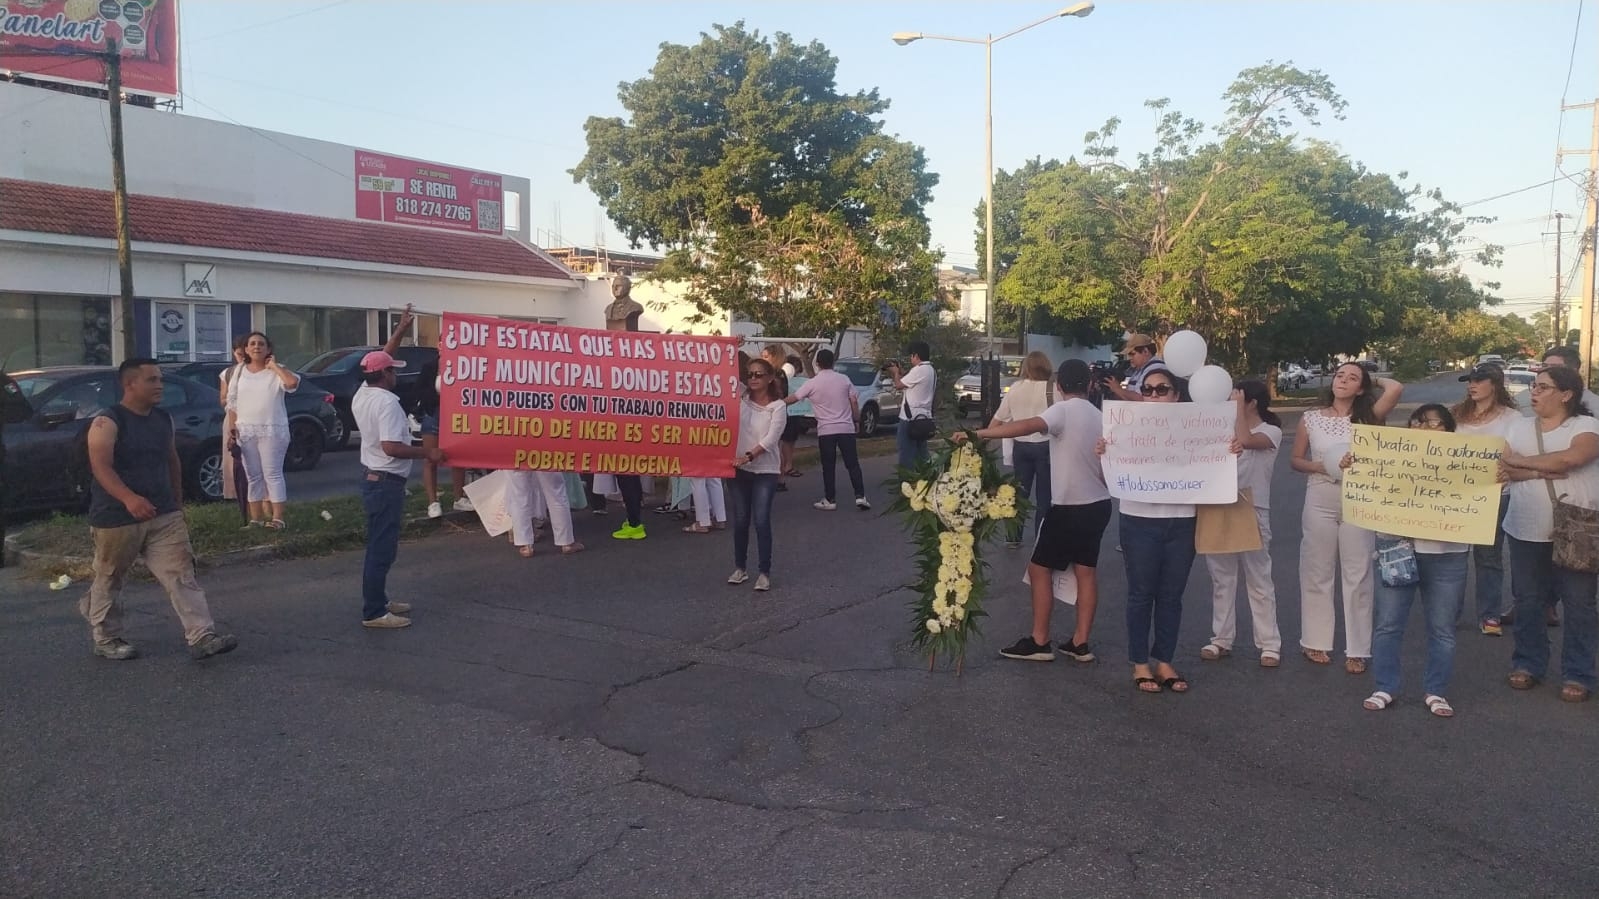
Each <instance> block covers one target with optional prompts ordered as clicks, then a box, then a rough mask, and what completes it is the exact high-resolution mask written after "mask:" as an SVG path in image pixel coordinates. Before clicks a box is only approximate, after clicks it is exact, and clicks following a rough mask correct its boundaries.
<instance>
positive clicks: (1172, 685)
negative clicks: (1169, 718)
mask: <svg viewBox="0 0 1599 899" xmlns="http://www.w3.org/2000/svg"><path fill="white" fill-rule="evenodd" d="M1160 685H1161V687H1162V688H1164V689H1167V690H1170V691H1172V692H1173V693H1187V692H1188V679H1187V678H1185V677H1183V676H1182V675H1181V674H1179V675H1177V676H1176V677H1168V678H1166V679H1165V680H1163V681H1161V682H1160Z"/></svg>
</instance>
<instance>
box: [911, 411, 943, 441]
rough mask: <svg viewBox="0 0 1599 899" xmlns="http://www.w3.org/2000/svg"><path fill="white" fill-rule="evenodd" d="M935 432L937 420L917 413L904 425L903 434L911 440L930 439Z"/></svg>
mask: <svg viewBox="0 0 1599 899" xmlns="http://www.w3.org/2000/svg"><path fill="white" fill-rule="evenodd" d="M937 433H938V422H936V421H933V419H932V417H931V416H928V415H918V416H916V417H915V418H912V419H911V420H910V422H909V423H908V424H907V425H905V434H906V436H908V437H910V439H912V440H931V439H933V435H934V434H937Z"/></svg>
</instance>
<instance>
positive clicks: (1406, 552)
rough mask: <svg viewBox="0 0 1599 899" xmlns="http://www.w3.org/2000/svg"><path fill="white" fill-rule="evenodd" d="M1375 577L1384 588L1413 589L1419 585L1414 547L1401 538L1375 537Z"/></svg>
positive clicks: (1418, 570)
mask: <svg viewBox="0 0 1599 899" xmlns="http://www.w3.org/2000/svg"><path fill="white" fill-rule="evenodd" d="M1374 555H1375V556H1376V559H1377V576H1378V577H1379V578H1382V585H1383V586H1384V587H1414V586H1416V585H1417V584H1419V583H1421V568H1420V567H1419V566H1417V565H1416V545H1415V544H1414V543H1411V542H1410V541H1409V540H1406V539H1404V538H1403V537H1385V536H1382V535H1380V534H1379V535H1378V536H1377V552H1376V553H1375V554H1374Z"/></svg>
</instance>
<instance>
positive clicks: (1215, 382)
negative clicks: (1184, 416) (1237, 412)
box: [1188, 365, 1233, 403]
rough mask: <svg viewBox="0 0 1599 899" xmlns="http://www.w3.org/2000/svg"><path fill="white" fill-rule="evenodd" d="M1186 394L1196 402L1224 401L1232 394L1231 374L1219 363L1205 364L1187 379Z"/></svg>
mask: <svg viewBox="0 0 1599 899" xmlns="http://www.w3.org/2000/svg"><path fill="white" fill-rule="evenodd" d="M1188 395H1189V396H1191V397H1193V398H1194V402H1196V403H1225V402H1226V401H1227V398H1228V397H1230V396H1232V395H1233V376H1232V375H1230V374H1228V373H1227V369H1225V368H1222V367H1221V366H1220V365H1207V366H1205V367H1204V368H1201V369H1200V370H1199V371H1196V372H1194V376H1193V377H1192V378H1189V379H1188Z"/></svg>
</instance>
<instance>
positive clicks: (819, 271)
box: [571, 22, 938, 336]
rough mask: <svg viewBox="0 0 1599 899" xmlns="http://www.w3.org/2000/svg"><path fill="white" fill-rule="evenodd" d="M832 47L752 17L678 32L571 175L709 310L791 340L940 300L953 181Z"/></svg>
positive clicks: (593, 129)
mask: <svg viewBox="0 0 1599 899" xmlns="http://www.w3.org/2000/svg"><path fill="white" fill-rule="evenodd" d="M837 67H838V61H837V59H835V58H834V57H833V56H832V54H830V53H829V52H828V51H827V49H826V48H825V47H823V46H822V45H821V44H820V43H817V42H815V41H812V42H811V43H809V44H803V45H802V44H799V43H796V42H795V41H794V40H793V39H792V38H791V37H789V36H788V35H786V34H782V33H779V34H777V35H776V36H775V38H773V39H770V40H769V39H766V38H764V37H762V36H761V34H760V33H759V32H751V31H747V30H745V28H744V23H743V22H738V23H736V24H734V25H733V26H731V27H727V26H722V25H717V26H714V28H713V30H712V33H709V34H701V36H700V42H699V43H698V44H696V45H694V46H683V45H678V44H670V43H664V44H662V45H661V48H660V54H659V56H658V57H657V58H656V61H655V66H654V68H652V69H651V70H650V74H649V76H648V77H646V78H642V79H639V80H638V81H633V82H625V83H623V84H622V85H620V87H619V91H618V97H619V99H620V100H621V102H622V106H623V108H624V109H625V110H626V112H627V118H625V119H624V118H621V117H611V118H601V117H597V116H596V117H591V118H590V119H589V120H588V122H587V123H585V125H584V131H585V133H586V135H587V140H588V152H587V154H586V155H585V156H584V157H583V159H582V161H581V162H579V163H578V165H577V166H576V167H575V168H573V169H572V170H571V174H572V177H573V180H574V181H577V182H580V183H586V184H587V185H588V186H589V188H590V189H591V190H593V191H594V193H595V195H596V196H597V197H599V200H600V203H601V204H602V205H603V206H604V207H605V209H606V212H607V213H608V215H609V216H610V218H611V221H612V222H614V223H615V224H616V226H617V227H618V228H620V229H621V231H622V233H623V234H624V235H626V236H627V239H628V240H629V241H630V242H631V243H632V244H633V245H634V246H639V245H641V244H642V243H648V244H650V245H652V246H656V247H660V248H665V249H666V250H667V251H668V252H667V258H666V260H665V262H664V263H663V265H662V266H661V268H660V269H659V271H658V272H657V273H656V275H655V277H658V278H661V279H680V280H682V281H684V282H686V283H687V285H688V294H687V295H688V299H689V300H690V301H691V302H692V303H693V304H694V305H695V307H696V308H697V310H698V312H699V314H700V316H701V317H702V318H709V317H711V316H712V315H714V314H716V313H719V312H729V311H730V312H734V313H738V314H742V315H745V316H747V317H748V318H750V319H751V320H754V321H756V322H759V323H761V324H762V325H765V326H766V327H767V328H768V329H775V330H785V331H790V332H791V333H789V334H787V335H785V336H811V335H818V336H820V335H826V334H831V333H835V332H837V331H838V330H841V329H843V328H846V327H849V326H851V325H856V324H865V325H868V326H871V327H872V328H873V329H874V330H875V331H881V330H882V329H883V328H884V327H885V326H884V325H883V322H884V321H885V320H892V319H893V318H894V317H893V316H888V315H885V312H886V311H887V310H888V309H894V310H897V311H899V312H902V313H906V314H919V313H917V310H918V309H920V308H921V306H923V305H925V304H927V303H928V302H929V301H931V300H932V299H933V296H934V287H935V275H934V267H935V266H936V265H937V262H938V260H937V258H936V257H934V256H933V255H932V254H931V253H929V252H928V250H927V241H928V236H929V232H928V225H927V217H926V213H925V207H926V205H927V202H928V201H929V200H930V199H931V197H932V189H933V186H934V185H935V184H937V183H938V176H936V175H934V174H931V173H929V172H928V171H927V159H926V155H925V154H924V153H923V152H922V149H921V148H920V147H917V146H915V145H913V144H910V143H907V142H904V141H901V140H898V139H897V138H894V137H892V136H890V135H887V134H884V133H883V124H882V121H881V119H880V116H881V114H882V113H883V111H884V110H886V109H887V108H888V101H886V100H884V99H882V98H881V97H879V96H878V94H877V91H876V90H871V91H859V92H856V93H853V94H845V93H840V92H839V90H838V87H837V84H836V80H835V75H836V71H837Z"/></svg>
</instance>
